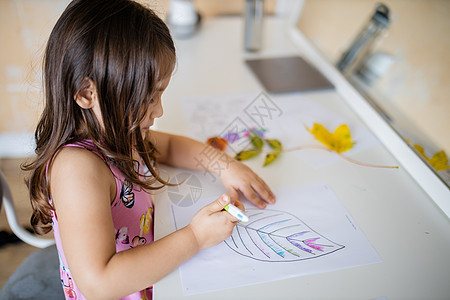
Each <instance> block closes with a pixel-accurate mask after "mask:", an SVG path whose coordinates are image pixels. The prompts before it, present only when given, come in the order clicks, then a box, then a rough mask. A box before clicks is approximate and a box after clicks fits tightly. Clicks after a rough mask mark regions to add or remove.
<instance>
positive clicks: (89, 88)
mask: <svg viewBox="0 0 450 300" xmlns="http://www.w3.org/2000/svg"><path fill="white" fill-rule="evenodd" d="M74 99H75V102H77V104H78V105H79V106H80V107H81V108H84V109H90V108H93V107H94V106H95V103H96V102H97V99H98V98H97V87H96V86H95V84H94V82H93V81H92V80H91V79H89V78H87V77H86V78H85V79H84V81H83V83H82V84H81V88H80V90H79V91H78V92H77V93H76V94H75V96H74Z"/></svg>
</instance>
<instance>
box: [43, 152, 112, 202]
mask: <svg viewBox="0 0 450 300" xmlns="http://www.w3.org/2000/svg"><path fill="white" fill-rule="evenodd" d="M48 175H49V179H50V181H51V186H53V184H59V185H66V184H65V183H66V182H67V183H68V182H71V183H79V184H80V186H81V185H83V186H86V185H92V186H101V187H109V189H110V191H111V193H113V194H115V190H116V183H115V179H114V175H113V174H112V173H111V170H110V169H109V167H108V165H107V164H106V163H105V161H104V160H103V159H102V158H101V157H100V156H99V155H97V154H96V153H94V152H93V151H92V150H90V149H86V148H83V147H63V148H62V149H60V150H59V151H58V153H57V154H56V155H55V157H54V159H53V162H52V164H51V165H50V166H49V169H48ZM86 179H94V180H90V181H89V180H86Z"/></svg>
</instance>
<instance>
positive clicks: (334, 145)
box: [305, 123, 355, 153]
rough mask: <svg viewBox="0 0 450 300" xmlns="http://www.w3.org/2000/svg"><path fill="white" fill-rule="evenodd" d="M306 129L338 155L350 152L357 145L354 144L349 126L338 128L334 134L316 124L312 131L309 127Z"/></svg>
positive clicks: (344, 125) (343, 125)
mask: <svg viewBox="0 0 450 300" xmlns="http://www.w3.org/2000/svg"><path fill="white" fill-rule="evenodd" d="M305 127H306V126H305ZM306 129H307V130H308V131H309V132H310V133H311V134H312V135H314V137H315V138H316V139H317V140H318V141H319V142H321V143H322V144H324V145H325V146H326V147H327V148H328V149H330V150H333V151H336V152H337V153H342V152H345V151H347V150H350V149H351V148H352V147H353V145H354V144H355V143H354V142H352V136H351V134H350V129H349V128H348V126H347V124H342V125H340V126H338V127H337V128H336V130H335V131H334V132H333V133H331V132H330V131H328V130H327V129H326V128H325V126H323V125H322V124H319V123H314V125H313V127H312V128H311V129H309V128H308V127H306Z"/></svg>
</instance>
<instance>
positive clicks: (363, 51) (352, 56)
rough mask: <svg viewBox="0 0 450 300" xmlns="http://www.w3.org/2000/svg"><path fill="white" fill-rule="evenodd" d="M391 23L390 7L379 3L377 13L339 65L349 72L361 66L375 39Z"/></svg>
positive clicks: (345, 71)
mask: <svg viewBox="0 0 450 300" xmlns="http://www.w3.org/2000/svg"><path fill="white" fill-rule="evenodd" d="M388 25H389V8H388V7H387V6H386V5H384V4H378V6H377V8H376V10H375V13H374V14H373V16H372V18H370V20H369V22H368V23H367V24H366V26H365V27H364V28H363V30H362V31H361V32H360V33H359V34H358V35H357V36H356V38H355V39H354V40H353V42H352V44H351V45H350V47H349V49H348V50H347V51H346V52H345V53H344V54H343V55H342V57H341V59H340V60H339V62H338V63H337V67H338V69H339V70H340V71H342V72H343V73H346V74H349V73H350V72H351V71H353V70H355V69H356V68H358V67H359V65H360V63H364V60H365V58H366V56H367V54H368V53H369V50H370V49H371V47H372V46H373V43H374V42H375V40H376V39H377V38H378V37H379V36H380V34H381V33H382V32H383V31H385V30H386V28H387V27H388Z"/></svg>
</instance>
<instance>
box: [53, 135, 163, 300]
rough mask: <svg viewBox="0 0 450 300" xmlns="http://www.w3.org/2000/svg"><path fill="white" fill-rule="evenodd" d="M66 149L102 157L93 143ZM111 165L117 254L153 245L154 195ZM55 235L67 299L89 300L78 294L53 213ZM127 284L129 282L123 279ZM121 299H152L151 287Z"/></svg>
mask: <svg viewBox="0 0 450 300" xmlns="http://www.w3.org/2000/svg"><path fill="white" fill-rule="evenodd" d="M65 147H78V148H84V149H87V150H89V151H92V152H93V153H95V154H96V155H98V156H99V157H101V156H100V154H99V153H98V152H97V151H96V147H95V146H94V144H93V143H92V141H89V140H84V141H82V142H78V143H74V144H68V145H66V146H65ZM108 165H109V168H110V170H111V171H112V173H113V174H114V177H115V181H116V197H115V198H114V201H113V202H112V204H111V214H112V218H113V223H114V229H115V232H116V252H120V251H125V250H128V249H131V248H135V247H139V246H142V245H146V244H148V243H151V242H153V223H154V221H153V202H152V198H151V195H150V194H148V193H146V192H145V191H144V190H143V189H142V188H140V187H139V186H133V184H132V183H130V182H129V181H128V180H127V179H126V178H125V177H124V175H123V174H122V173H121V172H120V171H119V169H118V168H117V167H114V166H113V165H110V164H108ZM52 221H53V233H54V236H55V241H56V247H57V249H58V254H59V262H60V271H61V283H62V286H63V289H64V294H65V296H66V299H77V300H80V299H86V298H85V297H84V296H83V294H81V292H80V291H79V290H78V288H77V285H76V283H75V281H74V280H73V278H72V275H71V273H70V269H69V267H68V264H67V260H66V257H65V255H64V250H63V248H62V244H61V236H60V233H59V224H58V217H57V214H56V213H55V211H52ZM124 281H126V279H125V278H124ZM122 299H127V300H131V299H139V300H140V299H152V287H149V288H147V289H145V290H142V291H140V292H136V293H133V294H131V295H128V296H127V297H124V298H122Z"/></svg>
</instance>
